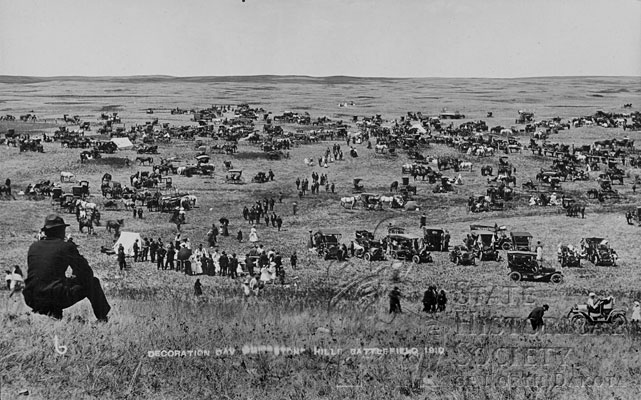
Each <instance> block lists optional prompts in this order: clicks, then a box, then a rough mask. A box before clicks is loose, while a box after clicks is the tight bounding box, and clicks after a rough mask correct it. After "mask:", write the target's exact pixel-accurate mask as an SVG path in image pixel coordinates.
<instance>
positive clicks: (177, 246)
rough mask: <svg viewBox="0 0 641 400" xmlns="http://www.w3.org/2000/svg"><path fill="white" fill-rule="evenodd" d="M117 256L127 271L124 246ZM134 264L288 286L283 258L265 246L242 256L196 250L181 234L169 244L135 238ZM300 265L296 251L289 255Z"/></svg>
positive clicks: (257, 245) (260, 246) (202, 247)
mask: <svg viewBox="0 0 641 400" xmlns="http://www.w3.org/2000/svg"><path fill="white" fill-rule="evenodd" d="M250 237H251V234H250ZM116 253H117V258H118V264H119V267H120V270H126V269H127V260H126V252H125V248H124V246H123V245H122V244H120V245H119V247H118V249H117V252H116ZM133 262H151V263H153V264H155V265H156V268H157V269H158V270H163V271H164V270H173V271H178V272H183V273H185V274H187V275H208V276H224V277H229V278H231V279H236V278H238V277H248V278H250V277H254V276H256V277H257V279H259V280H260V281H262V282H273V281H275V280H277V279H279V280H280V282H281V283H282V284H284V283H285V269H284V265H283V257H282V255H281V254H280V252H278V251H276V250H275V249H273V248H272V249H270V250H266V249H264V248H263V245H262V244H256V245H254V247H253V248H252V249H251V250H250V251H249V252H248V253H247V254H245V255H244V257H239V256H238V255H237V254H236V253H233V252H229V253H228V252H227V251H225V250H220V249H219V248H218V247H210V248H205V247H204V246H203V244H202V243H201V244H199V245H198V246H197V247H195V248H193V247H192V243H191V241H190V240H189V238H181V234H180V233H178V234H177V235H176V237H175V238H174V240H173V241H169V242H168V243H166V244H165V243H163V241H162V239H161V238H158V239H157V240H154V239H153V238H151V239H149V238H143V239H142V243H140V241H139V240H138V239H136V240H135V242H134V244H133ZM297 262H298V256H297V254H296V252H295V251H294V252H293V253H292V255H291V256H290V265H291V267H292V269H296V266H297Z"/></svg>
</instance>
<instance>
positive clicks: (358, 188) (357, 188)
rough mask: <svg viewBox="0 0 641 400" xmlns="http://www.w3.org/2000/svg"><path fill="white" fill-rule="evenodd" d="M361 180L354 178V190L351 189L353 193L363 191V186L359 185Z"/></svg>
mask: <svg viewBox="0 0 641 400" xmlns="http://www.w3.org/2000/svg"><path fill="white" fill-rule="evenodd" d="M362 180H363V178H354V181H353V183H354V188H353V189H352V191H353V192H354V193H360V192H362V191H363V190H365V186H364V185H362V184H361V181H362Z"/></svg>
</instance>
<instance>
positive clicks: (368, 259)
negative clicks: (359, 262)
mask: <svg viewBox="0 0 641 400" xmlns="http://www.w3.org/2000/svg"><path fill="white" fill-rule="evenodd" d="M364 258H365V260H366V261H370V260H371V259H372V255H371V254H370V253H365V257H364Z"/></svg>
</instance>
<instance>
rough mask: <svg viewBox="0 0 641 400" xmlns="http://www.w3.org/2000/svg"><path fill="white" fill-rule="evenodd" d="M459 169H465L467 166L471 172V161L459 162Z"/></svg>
mask: <svg viewBox="0 0 641 400" xmlns="http://www.w3.org/2000/svg"><path fill="white" fill-rule="evenodd" d="M458 167H459V169H466V168H469V169H470V172H472V163H471V162H469V161H463V162H461V163H460V164H459V166H458Z"/></svg>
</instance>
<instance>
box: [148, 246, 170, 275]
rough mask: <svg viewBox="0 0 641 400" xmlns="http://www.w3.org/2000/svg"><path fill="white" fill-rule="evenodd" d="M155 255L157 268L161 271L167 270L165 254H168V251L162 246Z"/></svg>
mask: <svg viewBox="0 0 641 400" xmlns="http://www.w3.org/2000/svg"><path fill="white" fill-rule="evenodd" d="M155 253H156V266H157V267H158V269H159V270H161V269H163V270H164V269H166V265H165V254H167V250H165V248H164V247H162V246H160V247H158V248H157V249H156V252H155ZM152 254H153V253H152Z"/></svg>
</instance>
